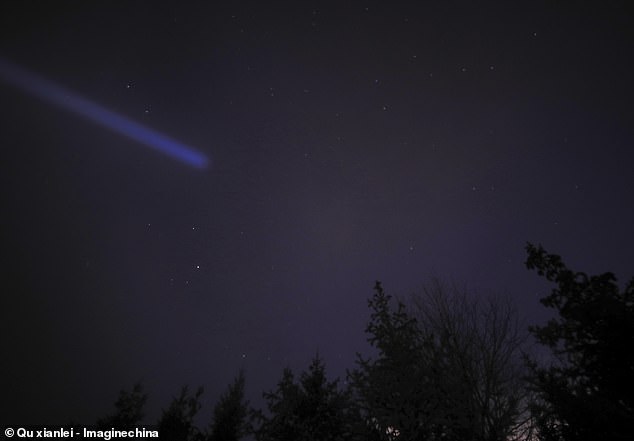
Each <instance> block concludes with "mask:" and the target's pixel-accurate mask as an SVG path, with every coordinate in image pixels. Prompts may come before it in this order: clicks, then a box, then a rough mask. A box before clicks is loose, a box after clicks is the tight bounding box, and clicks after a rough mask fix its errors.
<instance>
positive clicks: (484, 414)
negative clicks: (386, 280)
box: [411, 279, 531, 441]
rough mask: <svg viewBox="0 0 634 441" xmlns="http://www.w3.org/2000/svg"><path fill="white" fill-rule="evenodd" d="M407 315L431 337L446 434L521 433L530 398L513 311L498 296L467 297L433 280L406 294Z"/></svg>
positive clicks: (489, 436) (493, 436)
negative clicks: (409, 298)
mask: <svg viewBox="0 0 634 441" xmlns="http://www.w3.org/2000/svg"><path fill="white" fill-rule="evenodd" d="M411 309H412V314H413V315H415V316H416V317H417V318H418V323H419V326H420V328H421V332H422V333H423V335H426V336H427V338H429V339H431V340H432V342H433V347H434V350H435V354H436V356H435V362H436V363H437V370H436V372H438V373H439V375H438V376H437V378H436V382H437V384H440V385H442V388H443V390H444V391H445V394H446V395H445V399H446V401H445V403H444V408H445V409H446V411H447V412H448V413H447V415H448V416H451V419H450V421H451V423H450V425H449V426H448V430H447V432H446V437H453V438H456V439H470V440H482V441H485V440H486V441H494V440H500V441H502V440H508V439H510V438H516V437H520V436H521V437H527V436H528V435H529V433H528V430H529V429H530V428H531V426H530V424H528V423H529V422H530V412H529V405H530V402H531V401H530V397H529V396H528V393H527V390H526V387H525V386H526V385H525V381H524V377H525V368H524V364H523V362H522V348H523V345H524V342H525V337H526V335H525V333H524V332H522V331H521V327H520V324H519V320H518V314H517V311H516V310H515V309H514V308H513V306H512V304H511V303H510V301H509V300H508V299H506V298H503V297H500V296H488V297H485V298H479V297H476V296H470V295H468V293H467V292H466V291H464V290H463V291H461V290H459V289H458V288H456V286H455V285H452V286H448V285H447V284H445V283H443V282H442V281H441V280H438V279H433V280H431V282H430V283H428V284H427V285H425V286H424V287H423V291H422V292H421V293H418V294H414V295H413V296H412V301H411Z"/></svg>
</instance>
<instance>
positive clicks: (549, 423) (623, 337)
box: [526, 244, 634, 441]
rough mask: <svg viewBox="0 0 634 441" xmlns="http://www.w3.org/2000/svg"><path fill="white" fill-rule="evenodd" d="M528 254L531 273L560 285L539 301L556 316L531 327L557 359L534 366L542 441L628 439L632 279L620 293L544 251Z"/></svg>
mask: <svg viewBox="0 0 634 441" xmlns="http://www.w3.org/2000/svg"><path fill="white" fill-rule="evenodd" d="M526 250H527V253H528V259H527V261H526V266H527V267H528V269H535V270H537V273H538V274H539V275H540V276H544V277H545V278H546V279H547V280H549V281H551V282H554V283H555V284H556V285H557V287H556V288H555V289H553V291H552V293H551V294H550V295H548V296H546V297H544V298H543V299H542V300H541V302H542V304H544V306H546V307H548V308H553V309H555V310H556V311H557V313H558V314H559V316H558V317H557V318H554V319H552V320H550V321H549V322H548V323H547V324H546V325H545V326H535V327H532V328H531V332H532V333H533V334H534V336H535V337H536V338H537V340H538V341H539V342H540V343H541V344H543V345H545V346H547V347H548V348H550V350H551V351H552V353H553V354H554V357H555V361H554V362H553V363H552V364H551V365H550V366H540V365H538V364H537V363H536V362H535V361H532V362H531V368H532V373H533V384H534V387H535V389H536V391H537V392H538V393H539V396H540V398H541V399H542V401H541V403H540V405H539V406H536V408H535V411H536V414H537V415H538V421H539V425H540V429H541V437H542V439H544V440H549V441H550V440H565V441H572V440H575V441H576V440H598V439H610V440H625V439H631V436H632V433H634V386H633V385H634V381H632V378H633V377H634V351H632V348H634V279H633V280H632V281H631V282H630V283H629V284H628V285H627V286H626V288H625V290H624V291H622V292H621V291H620V290H619V287H618V285H617V283H616V278H615V277H614V275H613V274H611V273H605V274H602V275H600V276H592V277H589V276H587V275H586V274H584V273H580V272H577V273H576V272H573V271H571V270H569V269H568V268H567V267H566V266H565V265H564V263H563V262H562V260H561V258H560V257H559V256H557V255H553V254H548V253H546V251H545V250H544V249H543V248H542V247H541V246H538V247H535V246H534V245H532V244H528V245H527V247H526Z"/></svg>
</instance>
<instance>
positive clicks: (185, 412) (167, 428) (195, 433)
mask: <svg viewBox="0 0 634 441" xmlns="http://www.w3.org/2000/svg"><path fill="white" fill-rule="evenodd" d="M202 394H203V388H202V387H199V388H198V389H197V390H196V393H195V394H193V395H192V394H190V393H189V389H188V387H187V386H183V388H182V389H181V393H180V395H179V396H178V398H174V399H173V400H172V402H171V404H170V406H169V407H168V408H167V410H164V411H163V415H162V416H161V418H160V419H159V422H158V431H159V434H160V436H161V439H167V440H173V441H194V440H196V441H198V440H202V439H204V435H203V434H202V433H201V432H200V431H199V430H198V428H197V427H196V425H195V424H194V417H195V416H196V414H197V413H198V411H199V410H200V408H201V406H202V405H201V403H200V397H201V396H202Z"/></svg>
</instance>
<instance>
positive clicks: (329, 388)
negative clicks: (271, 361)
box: [254, 357, 353, 441]
mask: <svg viewBox="0 0 634 441" xmlns="http://www.w3.org/2000/svg"><path fill="white" fill-rule="evenodd" d="M264 398H265V399H266V401H267V407H268V412H267V413H264V412H261V411H255V414H254V420H255V423H256V426H257V427H256V428H255V437H256V439H257V440H258V441H277V440H296V441H321V440H332V441H338V440H349V439H352V438H351V436H352V435H351V433H350V424H351V421H352V420H353V416H352V414H351V413H350V409H351V406H350V400H349V396H348V394H347V393H346V392H345V391H341V390H340V389H339V387H338V381H336V380H335V381H328V379H327V377H326V368H325V366H324V364H323V362H322V361H321V359H320V358H319V357H315V358H314V359H313V361H312V363H311V364H310V366H309V367H308V371H307V372H303V373H302V374H301V376H300V379H299V381H298V382H297V381H295V377H294V375H293V372H292V371H291V370H290V369H288V368H287V369H285V370H284V372H283V374H282V379H281V380H280V382H279V383H278V386H277V389H276V390H275V391H272V392H267V393H264Z"/></svg>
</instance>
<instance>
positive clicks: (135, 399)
mask: <svg viewBox="0 0 634 441" xmlns="http://www.w3.org/2000/svg"><path fill="white" fill-rule="evenodd" d="M146 401H147V394H145V393H144V392H143V386H142V385H141V383H136V384H135V385H134V387H133V388H132V391H130V392H128V391H125V390H122V391H121V392H119V398H118V399H117V401H116V402H115V409H116V411H115V413H114V414H112V415H109V416H107V417H105V418H102V419H99V420H98V421H97V424H96V425H97V427H99V428H102V429H104V430H107V429H111V428H113V427H116V428H121V429H126V428H133V427H135V426H137V425H138V424H139V423H140V422H141V420H142V419H143V417H144V413H143V408H144V406H145V402H146Z"/></svg>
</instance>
